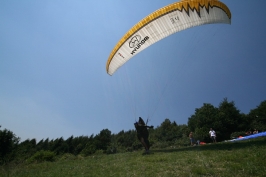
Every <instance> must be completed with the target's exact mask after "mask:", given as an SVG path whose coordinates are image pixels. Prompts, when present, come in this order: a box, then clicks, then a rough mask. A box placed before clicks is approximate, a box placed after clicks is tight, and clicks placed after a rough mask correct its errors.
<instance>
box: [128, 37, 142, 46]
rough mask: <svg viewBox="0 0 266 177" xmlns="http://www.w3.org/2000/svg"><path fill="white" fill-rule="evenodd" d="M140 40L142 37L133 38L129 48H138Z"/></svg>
mask: <svg viewBox="0 0 266 177" xmlns="http://www.w3.org/2000/svg"><path fill="white" fill-rule="evenodd" d="M140 40H141V37H140V35H136V36H134V37H132V38H131V40H130V41H129V47H130V48H134V47H136V46H137V45H138V44H139V43H140Z"/></svg>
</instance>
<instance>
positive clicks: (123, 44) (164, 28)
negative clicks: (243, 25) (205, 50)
mask: <svg viewBox="0 0 266 177" xmlns="http://www.w3.org/2000/svg"><path fill="white" fill-rule="evenodd" d="M212 23H227V24H230V23H231V12H230V10H229V9H228V7H227V6H226V5H225V4H223V3H222V2H220V1H218V0H181V1H180V2H176V3H173V4H170V5H168V6H165V7H163V8H161V9H158V10H156V11H155V12H153V13H151V14H150V15H148V16H147V17H145V18H144V19H142V20H141V21H140V22H138V23H137V24H136V25H135V26H133V27H132V28H131V29H130V30H129V31H128V32H127V33H126V34H125V35H124V36H123V37H122V38H121V39H120V40H119V42H118V43H117V44H116V45H115V47H114V49H113V50H112V52H111V53H110V56H109V58H108V60H107V63H106V71H107V73H108V74H109V75H113V74H114V72H115V71H116V70H117V69H118V68H119V67H121V66H122V65H123V64H124V63H126V62H127V61H128V60H129V59H130V58H132V57H134V56H135V55H136V54H138V53H139V52H141V51H142V50H144V49H145V48H147V47H149V46H150V45H152V44H154V43H156V42H158V41H160V40H161V39H163V38H165V37H168V36H170V35H171V34H174V33H176V32H179V31H181V30H185V29H188V28H191V27H194V26H199V25H204V24H212Z"/></svg>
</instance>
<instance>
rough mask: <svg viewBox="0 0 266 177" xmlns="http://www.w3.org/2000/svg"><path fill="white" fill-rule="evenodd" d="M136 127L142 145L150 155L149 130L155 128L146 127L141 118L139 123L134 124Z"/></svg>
mask: <svg viewBox="0 0 266 177" xmlns="http://www.w3.org/2000/svg"><path fill="white" fill-rule="evenodd" d="M134 126H135V128H136V130H137V137H138V139H139V141H140V142H141V144H142V145H143V146H144V148H145V152H146V153H149V149H150V142H149V131H148V128H153V126H147V125H145V122H144V121H143V119H142V118H141V117H139V121H138V122H136V123H134Z"/></svg>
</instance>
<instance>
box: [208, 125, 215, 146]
mask: <svg viewBox="0 0 266 177" xmlns="http://www.w3.org/2000/svg"><path fill="white" fill-rule="evenodd" d="M209 135H210V138H211V139H212V142H213V143H216V133H215V131H214V130H213V129H212V128H210V131H209Z"/></svg>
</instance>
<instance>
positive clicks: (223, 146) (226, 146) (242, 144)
mask: <svg viewBox="0 0 266 177" xmlns="http://www.w3.org/2000/svg"><path fill="white" fill-rule="evenodd" d="M250 146H258V147H259V146H266V137H260V138H256V139H250V140H244V141H236V142H219V143H213V144H205V145H199V146H190V147H183V148H169V149H154V150H150V151H151V154H152V153H155V152H166V153H168V152H181V151H209V150H234V149H242V148H246V147H250Z"/></svg>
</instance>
